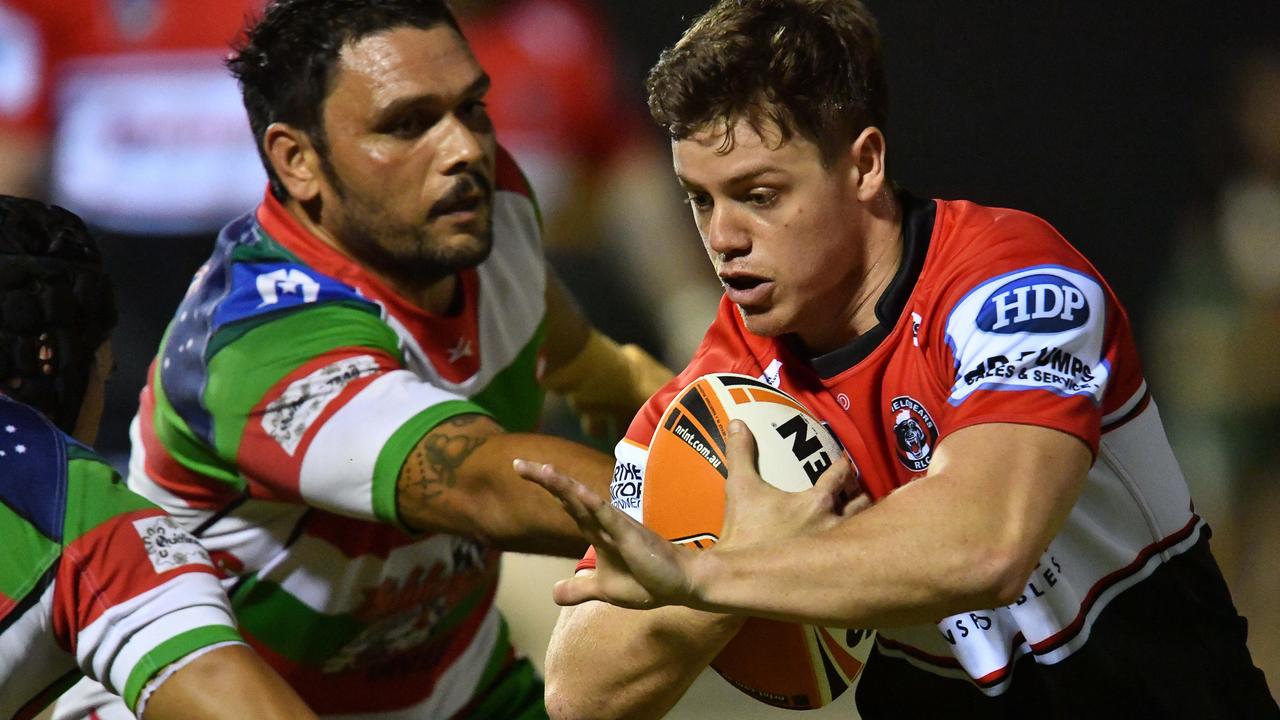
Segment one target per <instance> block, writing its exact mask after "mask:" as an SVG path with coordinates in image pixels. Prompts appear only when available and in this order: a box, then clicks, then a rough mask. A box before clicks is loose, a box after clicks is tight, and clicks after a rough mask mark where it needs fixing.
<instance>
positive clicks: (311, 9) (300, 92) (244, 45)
mask: <svg viewBox="0 0 1280 720" xmlns="http://www.w3.org/2000/svg"><path fill="white" fill-rule="evenodd" d="M440 24H445V25H448V26H449V27H452V28H453V29H455V30H458V32H459V33H461V29H460V28H459V27H458V21H457V20H456V19H455V18H454V17H453V13H452V12H450V10H449V7H448V5H446V4H445V2H444V0H276V1H275V2H272V3H271V4H270V5H268V6H267V8H266V10H265V12H264V14H263V16H262V18H261V19H260V20H258V21H257V22H256V23H254V24H253V25H252V26H251V27H249V28H248V30H247V31H246V33H245V36H244V38H243V41H242V42H241V43H240V44H239V45H238V46H237V47H236V48H235V49H234V51H233V53H232V55H231V57H230V59H228V60H227V67H228V68H229V69H230V70H231V74H232V75H234V76H235V77H236V80H238V81H239V82H240V93H241V95H242V96H243V98H244V107H245V110H246V111H247V112H248V115H249V127H250V129H252V130H253V137H254V140H255V141H256V142H257V144H258V155H259V156H260V157H261V158H262V165H263V167H265V168H266V171H267V177H268V178H269V179H270V181H271V192H272V194H273V195H275V196H276V198H277V199H280V200H283V199H285V197H286V196H287V193H286V192H285V189H284V185H283V184H282V183H281V182H280V178H279V176H277V175H276V172H275V169H274V168H272V167H271V160H270V158H268V157H267V155H266V151H265V149H264V148H263V147H262V139H263V136H264V135H265V134H266V132H267V127H268V126H270V125H271V123H275V122H283V123H288V124H289V125H292V126H293V127H296V128H298V129H300V130H302V131H303V132H305V133H306V134H307V136H308V137H310V138H311V142H312V144H314V145H315V148H316V151H317V152H318V153H319V154H320V157H321V159H322V160H323V161H325V162H328V144H327V141H326V138H325V134H324V123H323V117H324V113H323V108H324V101H325V99H326V98H327V97H328V96H329V91H330V90H331V83H332V80H333V68H334V65H335V64H336V63H337V59H338V54H339V53H340V52H341V51H342V48H343V47H345V46H347V45H348V44H350V43H354V42H357V41H359V40H361V39H362V38H364V37H366V36H368V35H372V34H374V33H378V32H382V31H383V30H389V29H391V28H397V27H413V28H422V29H427V28H431V27H435V26H436V25H440Z"/></svg>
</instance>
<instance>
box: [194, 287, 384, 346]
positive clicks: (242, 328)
mask: <svg viewBox="0 0 1280 720" xmlns="http://www.w3.org/2000/svg"><path fill="white" fill-rule="evenodd" d="M319 307H321V308H343V307H345V308H349V309H351V310H356V311H358V312H362V313H365V314H366V315H372V316H373V317H375V318H379V320H381V315H380V314H379V312H380V311H379V309H378V306H377V305H374V304H373V303H372V302H358V301H356V300H334V301H332V302H328V303H325V304H324V305H321V306H319ZM307 309H310V308H304V310H307ZM300 311H301V310H299V309H298V308H292V307H291V308H284V309H283V310H281V311H280V312H275V313H265V314H263V315H254V316H253V317H250V318H246V319H244V320H240V321H238V322H236V323H234V324H231V325H227V326H225V327H223V328H221V329H219V330H218V332H217V333H216V334H215V335H214V336H213V337H212V338H211V339H210V340H209V347H208V348H206V349H205V358H206V359H208V358H211V357H213V356H215V355H217V354H218V353H219V352H221V351H222V349H223V348H225V347H226V346H228V345H230V344H231V343H233V342H235V341H237V340H239V339H240V338H241V337H243V336H245V335H247V334H249V332H251V331H253V330H256V329H258V328H259V327H261V326H263V325H266V324H268V323H273V322H275V321H277V320H279V319H280V318H281V317H282V315H283V314H286V313H296V312H300Z"/></svg>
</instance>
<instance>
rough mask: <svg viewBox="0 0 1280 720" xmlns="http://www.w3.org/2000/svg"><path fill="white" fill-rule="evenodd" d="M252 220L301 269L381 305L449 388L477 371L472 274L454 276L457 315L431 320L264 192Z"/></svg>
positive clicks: (477, 283)
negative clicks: (459, 295)
mask: <svg viewBox="0 0 1280 720" xmlns="http://www.w3.org/2000/svg"><path fill="white" fill-rule="evenodd" d="M257 220H258V224H259V225H260V226H261V227H262V230H263V231H264V232H265V233H266V234H267V235H268V236H270V237H271V239H272V240H275V241H276V242H277V243H279V244H280V245H281V246H282V247H284V249H285V250H288V251H289V252H290V253H293V254H294V255H295V256H296V257H297V258H298V259H299V260H301V261H302V263H303V264H304V265H306V266H308V267H310V268H311V269H313V270H316V271H318V272H320V273H323V274H324V275H328V276H329V277H331V278H334V279H336V280H339V281H341V282H344V283H347V284H348V285H350V286H352V287H354V288H356V289H357V290H359V291H360V293H361V294H362V295H364V296H366V297H368V298H370V299H371V300H375V301H377V302H378V303H381V304H382V306H383V307H384V308H385V309H386V312H387V313H388V314H389V315H392V316H394V317H395V318H396V319H397V320H399V321H400V322H401V323H402V324H404V326H405V328H406V329H407V330H408V331H409V332H410V334H412V335H413V336H414V337H415V338H416V339H417V341H418V343H419V344H420V345H421V347H422V349H423V351H424V352H425V353H426V354H427V356H428V357H429V358H430V359H431V364H432V365H434V366H435V368H436V371H437V372H439V373H440V375H441V376H443V377H444V378H446V379H447V380H449V381H450V382H462V381H463V380H465V379H466V378H469V377H471V376H472V375H474V374H475V373H476V372H477V371H478V370H479V356H480V337H479V335H480V333H479V325H480V323H479V319H478V308H479V292H480V278H479V275H478V273H477V272H476V269H475V268H467V269H466V270H463V271H462V272H460V273H458V283H459V287H460V290H461V292H462V309H461V311H460V312H458V313H457V314H453V315H436V314H434V313H429V312H427V311H426V310H424V309H422V308H421V307H419V306H418V305H417V304H415V303H413V302H412V301H410V300H409V299H407V298H405V297H404V296H403V295H400V294H399V293H397V292H396V291H395V290H394V289H392V288H391V287H390V286H389V285H387V284H386V283H384V282H382V281H381V280H379V279H378V278H377V277H376V276H374V275H373V274H372V273H370V272H368V271H367V270H366V269H365V268H364V266H362V265H361V264H360V263H358V262H356V261H355V260H352V259H351V258H349V257H347V256H346V255H343V254H342V253H341V252H339V251H338V250H337V249H336V248H334V247H332V246H330V245H329V244H328V243H326V242H324V241H323V240H321V239H320V238H318V237H316V236H315V235H313V234H311V233H310V232H308V231H307V229H306V228H304V227H303V226H302V224H301V223H300V222H298V220H297V218H295V217H294V216H293V215H292V214H291V213H290V212H289V211H288V210H286V209H285V207H284V205H282V204H281V203H280V201H279V200H276V198H275V196H273V195H272V194H271V192H270V190H268V191H267V193H266V197H264V198H263V200H262V204H261V205H259V206H258V212H257Z"/></svg>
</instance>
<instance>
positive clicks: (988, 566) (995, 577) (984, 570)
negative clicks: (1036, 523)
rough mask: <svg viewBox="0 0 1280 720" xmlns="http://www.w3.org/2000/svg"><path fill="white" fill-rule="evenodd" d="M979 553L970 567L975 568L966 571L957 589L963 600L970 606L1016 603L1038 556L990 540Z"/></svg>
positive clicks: (987, 606) (995, 605) (988, 606)
mask: <svg viewBox="0 0 1280 720" xmlns="http://www.w3.org/2000/svg"><path fill="white" fill-rule="evenodd" d="M978 553H979V557H976V558H974V559H973V560H972V561H971V564H970V567H974V568H978V570H977V571H976V572H973V573H970V574H969V575H968V577H969V582H968V583H966V587H963V588H962V589H961V594H963V595H966V596H967V597H966V598H965V602H966V603H969V604H971V606H972V607H982V608H997V607H1003V606H1005V605H1012V604H1014V603H1016V602H1017V601H1018V600H1019V598H1021V597H1022V595H1023V593H1024V592H1026V588H1027V578H1028V577H1030V576H1031V573H1032V571H1033V570H1035V568H1036V565H1037V563H1038V562H1039V557H1038V556H1035V555H1031V554H1030V553H1028V552H1026V551H1025V550H1024V549H1023V548H1021V547H1017V546H1011V545H1004V546H1001V545H998V544H993V545H989V546H986V547H984V548H982V549H981V550H979V551H978Z"/></svg>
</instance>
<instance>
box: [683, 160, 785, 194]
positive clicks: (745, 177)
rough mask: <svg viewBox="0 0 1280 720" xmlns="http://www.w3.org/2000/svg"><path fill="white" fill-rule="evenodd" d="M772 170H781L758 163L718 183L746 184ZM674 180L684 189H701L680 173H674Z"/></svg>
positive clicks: (731, 185) (730, 185) (726, 184)
mask: <svg viewBox="0 0 1280 720" xmlns="http://www.w3.org/2000/svg"><path fill="white" fill-rule="evenodd" d="M774 172H781V171H780V170H778V168H776V167H774V166H772V165H759V166H756V167H750V168H747V169H746V170H743V171H742V172H740V173H738V174H737V175H734V176H733V177H730V178H728V179H726V180H725V181H724V182H722V183H720V184H722V185H725V186H728V187H733V186H737V185H745V184H747V183H749V182H751V181H753V180H757V179H759V178H760V177H761V176H763V175H768V174H770V173H774ZM676 180H677V181H679V183H680V186H681V187H683V188H684V189H686V190H701V189H702V186H701V185H699V184H698V183H695V182H693V181H691V180H689V179H688V178H686V177H685V176H683V175H681V174H680V173H676Z"/></svg>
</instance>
